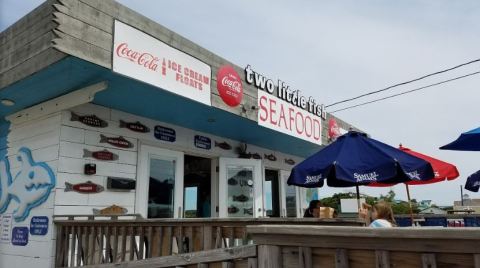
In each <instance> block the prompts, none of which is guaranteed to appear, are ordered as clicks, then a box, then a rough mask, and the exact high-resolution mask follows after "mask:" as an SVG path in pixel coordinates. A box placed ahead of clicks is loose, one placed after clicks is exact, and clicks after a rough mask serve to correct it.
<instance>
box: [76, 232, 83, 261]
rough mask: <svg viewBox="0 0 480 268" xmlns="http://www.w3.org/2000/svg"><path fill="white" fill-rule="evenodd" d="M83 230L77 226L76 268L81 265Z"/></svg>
mask: <svg viewBox="0 0 480 268" xmlns="http://www.w3.org/2000/svg"><path fill="white" fill-rule="evenodd" d="M82 230H83V228H82V227H81V226H77V237H78V247H77V263H76V264H77V266H80V265H81V264H82V255H83V254H82V253H83V231H82Z"/></svg>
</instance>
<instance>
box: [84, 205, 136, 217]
mask: <svg viewBox="0 0 480 268" xmlns="http://www.w3.org/2000/svg"><path fill="white" fill-rule="evenodd" d="M127 212H128V210H127V209H126V208H124V207H120V206H117V205H111V206H109V207H106V208H104V209H95V208H94V209H93V214H94V215H125V214H127Z"/></svg>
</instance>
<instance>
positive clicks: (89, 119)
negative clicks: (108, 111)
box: [70, 112, 108, 128]
mask: <svg viewBox="0 0 480 268" xmlns="http://www.w3.org/2000/svg"><path fill="white" fill-rule="evenodd" d="M70 121H79V122H81V123H83V124H85V125H87V126H90V127H102V128H103V127H108V123H107V121H105V120H102V119H100V118H98V117H97V116H96V115H94V114H92V115H84V116H80V115H78V114H76V113H74V112H72V117H70Z"/></svg>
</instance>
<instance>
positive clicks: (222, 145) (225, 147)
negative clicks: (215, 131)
mask: <svg viewBox="0 0 480 268" xmlns="http://www.w3.org/2000/svg"><path fill="white" fill-rule="evenodd" d="M215 147H218V148H221V149H223V150H231V149H232V146H231V145H230V144H228V143H227V142H225V141H224V142H218V141H215Z"/></svg>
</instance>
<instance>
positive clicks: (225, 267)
mask: <svg viewBox="0 0 480 268" xmlns="http://www.w3.org/2000/svg"><path fill="white" fill-rule="evenodd" d="M233 267H235V264H234V263H233V262H232V261H224V262H222V268H233Z"/></svg>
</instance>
